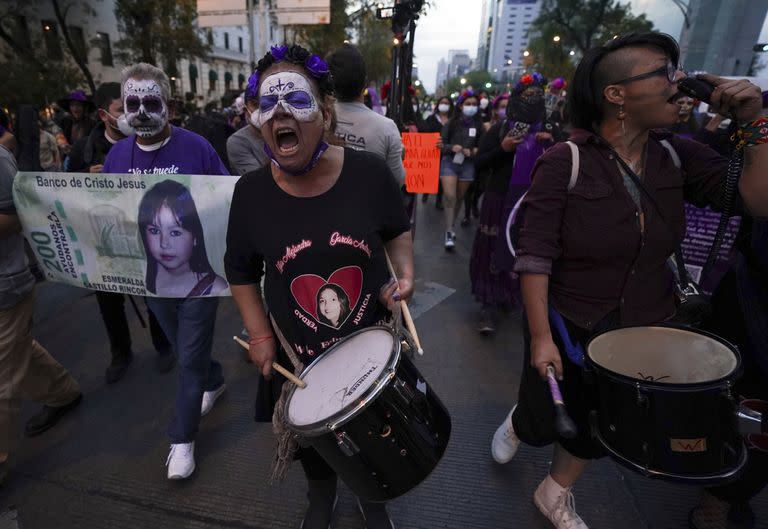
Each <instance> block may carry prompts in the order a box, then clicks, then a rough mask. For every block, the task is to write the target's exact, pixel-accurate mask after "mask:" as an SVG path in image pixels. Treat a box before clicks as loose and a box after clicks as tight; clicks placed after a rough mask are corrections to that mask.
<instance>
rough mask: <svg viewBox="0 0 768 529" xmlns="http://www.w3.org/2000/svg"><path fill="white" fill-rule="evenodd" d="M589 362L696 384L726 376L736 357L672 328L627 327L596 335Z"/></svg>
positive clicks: (708, 339)
mask: <svg viewBox="0 0 768 529" xmlns="http://www.w3.org/2000/svg"><path fill="white" fill-rule="evenodd" d="M587 356H588V357H589V360H591V361H592V363H594V364H597V365H598V366H600V367H603V368H605V369H607V370H609V371H611V372H613V373H617V374H619V375H624V376H626V377H630V378H634V379H637V380H641V381H645V382H655V383H660V384H700V383H706V382H713V381H716V380H721V379H724V378H727V377H729V376H730V375H731V374H733V373H734V371H736V369H737V368H738V366H739V358H738V356H737V354H736V353H735V352H734V350H733V349H732V348H731V347H730V346H729V345H727V344H725V343H723V342H721V341H718V340H716V339H715V338H713V337H711V336H708V335H705V334H702V333H699V332H696V331H693V330H684V329H676V328H672V327H628V328H625V329H617V330H614V331H608V332H605V333H603V334H600V335H598V336H596V337H595V338H593V339H592V341H591V342H590V343H589V345H588V346H587Z"/></svg>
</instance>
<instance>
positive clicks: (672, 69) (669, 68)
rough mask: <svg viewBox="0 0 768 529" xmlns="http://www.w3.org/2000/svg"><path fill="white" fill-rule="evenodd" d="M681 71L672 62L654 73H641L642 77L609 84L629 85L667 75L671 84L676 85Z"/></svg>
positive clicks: (638, 76)
mask: <svg viewBox="0 0 768 529" xmlns="http://www.w3.org/2000/svg"><path fill="white" fill-rule="evenodd" d="M679 70H680V68H678V67H677V65H675V64H673V63H672V61H669V62H668V63H667V64H666V65H665V66H662V67H661V68H659V69H657V70H654V71H652V72H648V73H641V74H640V75H634V76H632V77H627V78H626V79H621V80H620V81H614V82H612V83H608V84H627V83H632V82H634V81H641V80H643V79H650V78H651V77H656V76H657V75H666V76H667V80H669V82H670V83H674V82H675V77H677V72H678V71H679Z"/></svg>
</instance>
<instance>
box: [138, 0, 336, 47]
mask: <svg viewBox="0 0 768 529" xmlns="http://www.w3.org/2000/svg"><path fill="white" fill-rule="evenodd" d="M139 1H141V0H139ZM350 4H351V0H331V21H330V23H328V24H314V25H300V26H299V25H296V26H289V27H290V28H291V29H292V30H293V42H294V44H300V45H302V46H304V47H305V48H307V49H308V50H309V51H311V52H312V53H316V54H317V55H319V56H320V57H325V56H327V55H328V54H329V53H331V52H332V51H333V50H335V49H336V48H338V47H339V46H341V45H342V44H344V41H345V40H348V39H349V34H348V33H347V28H348V27H349V15H347V7H349V5H350Z"/></svg>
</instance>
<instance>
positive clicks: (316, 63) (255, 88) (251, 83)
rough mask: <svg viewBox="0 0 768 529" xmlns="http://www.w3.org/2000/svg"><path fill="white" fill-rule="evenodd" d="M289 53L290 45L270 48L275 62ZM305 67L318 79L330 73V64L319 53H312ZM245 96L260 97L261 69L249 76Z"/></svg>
mask: <svg viewBox="0 0 768 529" xmlns="http://www.w3.org/2000/svg"><path fill="white" fill-rule="evenodd" d="M287 53H288V46H286V45H285V44H284V45H282V46H272V47H271V48H270V50H269V54H270V55H272V58H273V59H274V60H275V62H276V63H277V62H280V61H283V60H285V55H286V54H287ZM304 67H305V68H306V69H307V70H308V71H309V73H311V74H312V76H313V77H315V78H316V79H321V78H322V77H324V76H326V75H328V71H329V70H328V64H326V62H325V61H324V60H323V59H321V58H320V56H319V55H315V54H312V55H310V56H309V57H307V60H306V61H304ZM245 97H247V98H249V99H256V98H258V97H259V71H258V70H254V72H253V73H252V74H251V76H250V77H249V78H248V87H247V88H246V89H245Z"/></svg>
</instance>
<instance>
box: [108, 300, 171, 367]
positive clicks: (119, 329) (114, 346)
mask: <svg viewBox="0 0 768 529" xmlns="http://www.w3.org/2000/svg"><path fill="white" fill-rule="evenodd" d="M96 301H97V302H98V303H99V311H100V312H101V318H102V319H103V320H104V326H105V327H106V328H107V335H108V336H109V346H110V350H111V351H112V356H128V355H130V354H131V331H130V329H129V327H128V319H127V318H126V315H125V295H123V294H114V293H110V292H96ZM147 312H148V313H149V332H150V334H151V336H152V345H153V346H154V347H155V350H156V351H157V352H158V353H160V354H165V353H168V352H169V351H170V350H171V344H170V343H169V342H168V338H166V337H165V333H164V332H163V330H162V329H161V328H160V324H159V323H158V322H157V319H156V318H155V316H154V314H152V311H151V310H148V311H147Z"/></svg>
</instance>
